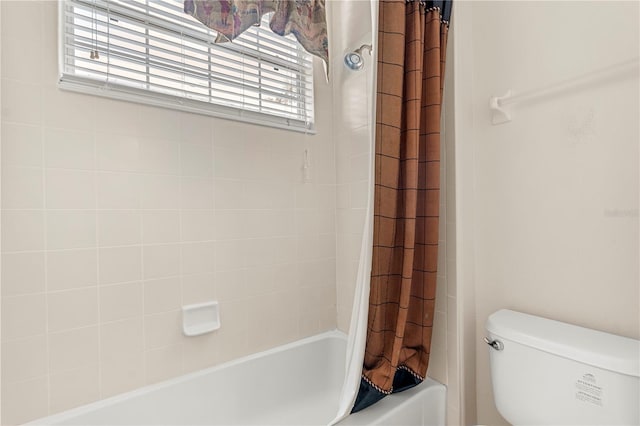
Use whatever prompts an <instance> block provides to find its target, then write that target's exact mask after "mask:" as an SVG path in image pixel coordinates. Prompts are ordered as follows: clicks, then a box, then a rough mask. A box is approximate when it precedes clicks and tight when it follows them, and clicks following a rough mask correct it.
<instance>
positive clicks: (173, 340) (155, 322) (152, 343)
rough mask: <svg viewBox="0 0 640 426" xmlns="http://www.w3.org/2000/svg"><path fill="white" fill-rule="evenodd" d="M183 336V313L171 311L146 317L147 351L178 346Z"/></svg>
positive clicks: (145, 338) (145, 335) (145, 344)
mask: <svg viewBox="0 0 640 426" xmlns="http://www.w3.org/2000/svg"><path fill="white" fill-rule="evenodd" d="M184 338H185V337H184V336H183V335H182V312H181V311H169V312H162V313H159V314H152V315H145V316H144V342H145V343H144V346H145V349H147V350H148V349H156V348H162V347H165V346H172V345H177V344H179V343H180V342H182V340H183V339H184Z"/></svg>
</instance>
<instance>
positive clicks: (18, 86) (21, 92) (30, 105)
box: [2, 78, 42, 125]
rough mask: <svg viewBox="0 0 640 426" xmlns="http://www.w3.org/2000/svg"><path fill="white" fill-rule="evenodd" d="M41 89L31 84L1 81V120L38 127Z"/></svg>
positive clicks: (40, 116)
mask: <svg viewBox="0 0 640 426" xmlns="http://www.w3.org/2000/svg"><path fill="white" fill-rule="evenodd" d="M41 105H42V89H41V87H40V86H38V85H34V84H32V83H23V82H20V81H16V80H8V79H6V78H3V79H2V120H3V121H7V122H11V123H21V124H32V125H39V124H40V121H41V119H42V107H41Z"/></svg>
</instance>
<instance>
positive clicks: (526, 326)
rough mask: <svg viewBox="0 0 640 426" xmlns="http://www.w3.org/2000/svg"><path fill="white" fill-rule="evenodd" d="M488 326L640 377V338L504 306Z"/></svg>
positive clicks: (497, 332)
mask: <svg viewBox="0 0 640 426" xmlns="http://www.w3.org/2000/svg"><path fill="white" fill-rule="evenodd" d="M486 329H487V331H488V332H489V333H491V335H492V337H500V338H502V339H503V340H509V341H513V342H517V343H520V344H522V345H526V346H530V347H532V348H535V349H539V350H542V351H545V352H549V353H552V354H555V355H558V356H561V357H564V358H568V359H571V360H575V361H579V362H582V363H584V364H589V365H592V366H595V367H599V368H602V369H605V370H610V371H614V372H617V373H621V374H627V375H630V376H634V377H640V341H638V340H635V339H630V338H628V337H622V336H617V335H615V334H609V333H605V332H602V331H597V330H591V329H588V328H584V327H579V326H577V325H571V324H567V323H563V322H560V321H554V320H550V319H547V318H541V317H537V316H534V315H528V314H523V313H521V312H516V311H511V310H508V309H502V310H500V311H497V312H494V313H493V314H491V315H490V316H489V318H488V319H487V323H486Z"/></svg>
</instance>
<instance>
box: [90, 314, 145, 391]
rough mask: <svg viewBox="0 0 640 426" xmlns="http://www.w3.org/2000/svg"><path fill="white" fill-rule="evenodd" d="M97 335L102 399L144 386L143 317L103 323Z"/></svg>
mask: <svg viewBox="0 0 640 426" xmlns="http://www.w3.org/2000/svg"><path fill="white" fill-rule="evenodd" d="M100 336H101V343H100V359H101V361H102V363H101V371H100V373H101V376H100V380H101V389H100V391H101V396H102V397H103V398H104V397H107V396H111V395H115V394H118V393H122V392H126V391H128V390H131V389H135V388H138V387H140V386H142V385H144V353H143V342H144V333H143V322H142V318H135V319H130V320H124V321H117V322H111V323H108V324H103V325H102V326H101V330H100Z"/></svg>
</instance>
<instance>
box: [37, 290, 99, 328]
mask: <svg viewBox="0 0 640 426" xmlns="http://www.w3.org/2000/svg"><path fill="white" fill-rule="evenodd" d="M47 316H48V320H47V326H48V327H47V329H48V330H49V332H55V331H62V330H67V329H71V328H79V327H86V326H89V325H93V324H96V323H97V322H98V289H97V288H96V287H93V288H87V289H76V290H66V291H61V292H56V293H50V294H48V295H47Z"/></svg>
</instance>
